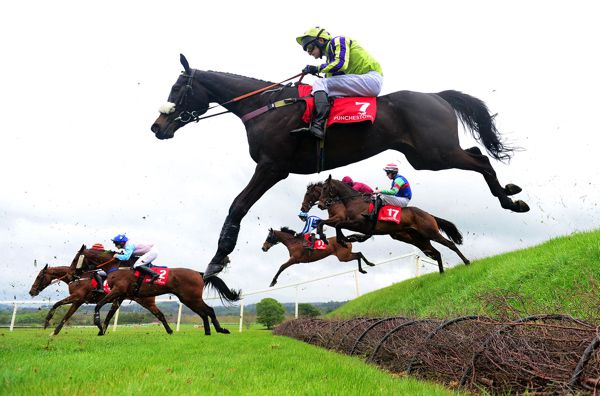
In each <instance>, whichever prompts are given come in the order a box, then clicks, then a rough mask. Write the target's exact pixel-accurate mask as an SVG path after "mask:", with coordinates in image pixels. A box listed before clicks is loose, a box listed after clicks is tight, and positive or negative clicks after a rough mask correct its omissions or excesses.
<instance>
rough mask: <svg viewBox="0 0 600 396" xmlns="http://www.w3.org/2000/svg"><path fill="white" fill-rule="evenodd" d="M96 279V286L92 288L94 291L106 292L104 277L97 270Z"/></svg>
mask: <svg viewBox="0 0 600 396" xmlns="http://www.w3.org/2000/svg"><path fill="white" fill-rule="evenodd" d="M94 279H95V280H96V288H95V289H94V290H92V293H98V294H100V293H104V279H102V277H101V276H100V275H99V274H98V273H97V272H94Z"/></svg>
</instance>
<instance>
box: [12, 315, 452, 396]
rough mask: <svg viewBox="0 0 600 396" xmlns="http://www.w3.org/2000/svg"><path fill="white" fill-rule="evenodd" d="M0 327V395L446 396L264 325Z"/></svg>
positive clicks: (438, 388)
mask: <svg viewBox="0 0 600 396" xmlns="http://www.w3.org/2000/svg"><path fill="white" fill-rule="evenodd" d="M231 330H232V334H230V335H222V334H213V335H212V336H210V337H206V336H204V335H203V332H202V330H201V329H197V328H194V327H192V326H184V327H183V328H182V331H180V332H178V333H175V334H174V335H172V336H169V335H167V334H166V333H165V332H164V331H163V329H162V328H161V327H159V326H154V325H153V326H149V327H120V328H119V329H118V330H117V331H116V332H109V333H108V334H107V335H106V336H104V337H98V336H96V332H97V330H96V329H92V328H66V329H64V330H63V332H62V333H61V334H60V335H59V336H57V337H52V338H50V337H48V334H49V333H50V330H22V329H21V330H17V331H14V332H9V331H7V330H0V395H84V394H85V395H90V394H92V395H94V394H96V395H113V396H114V395H132V394H136V395H137V394H144V395H170V394H181V395H188V394H202V395H207V394H217V395H250V394H251V395H292V394H293V395H297V394H300V395H341V394H343V395H379V394H384V395H446V394H452V392H450V391H448V390H446V389H444V388H443V387H441V386H438V385H435V384H431V383H426V382H422V381H417V380H415V379H412V378H398V377H394V376H392V375H390V374H388V373H386V372H383V371H381V370H379V369H378V368H376V367H374V366H369V365H367V364H365V363H363V361H362V360H360V359H358V358H352V357H349V356H345V355H340V354H337V353H333V352H330V351H327V350H324V349H320V348H317V347H314V346H311V345H308V344H304V343H302V342H299V341H296V340H293V339H288V338H285V337H277V336H273V335H272V334H271V332H270V331H266V330H260V329H251V330H250V331H244V332H243V333H238V332H237V331H235V330H234V329H233V328H232V329H231Z"/></svg>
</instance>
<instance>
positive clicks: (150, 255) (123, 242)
mask: <svg viewBox="0 0 600 396" xmlns="http://www.w3.org/2000/svg"><path fill="white" fill-rule="evenodd" d="M112 241H113V243H114V244H115V246H116V247H117V248H119V249H123V253H116V254H115V255H114V257H115V258H116V259H117V260H121V261H126V260H129V259H130V258H131V256H140V258H139V259H138V260H137V261H136V262H135V264H133V268H135V269H136V270H138V271H140V272H141V273H142V274H143V275H148V276H150V277H152V280H151V282H154V281H155V280H156V279H157V278H158V277H159V276H160V275H159V274H157V273H156V272H154V271H152V270H151V269H150V268H149V267H148V264H150V263H152V262H153V261H154V260H155V259H156V257H158V250H157V249H156V247H154V245H153V244H141V243H133V242H132V241H130V240H129V238H127V236H126V235H125V234H119V235H117V236H115V237H114V238H113V239H112Z"/></svg>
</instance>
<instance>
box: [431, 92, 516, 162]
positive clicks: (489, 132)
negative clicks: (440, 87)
mask: <svg viewBox="0 0 600 396" xmlns="http://www.w3.org/2000/svg"><path fill="white" fill-rule="evenodd" d="M437 95H438V96H440V97H441V98H442V99H444V100H445V101H446V102H448V103H449V104H450V106H452V108H453V109H454V111H456V113H457V114H458V118H459V119H460V122H461V123H462V124H463V126H466V128H468V129H469V130H470V131H471V134H472V135H473V137H474V138H475V139H477V140H478V141H480V142H481V143H482V144H483V145H484V147H485V149H486V150H487V152H488V153H489V154H490V155H491V156H492V157H494V158H495V159H497V160H499V161H508V160H510V158H511V157H512V154H513V152H514V151H515V149H514V148H512V147H509V146H507V145H506V144H504V143H503V142H502V141H501V140H500V133H499V132H498V130H497V129H496V125H495V124H494V117H495V116H496V115H495V114H494V115H491V114H490V111H489V110H488V108H487V106H486V105H485V103H484V102H483V101H482V100H479V99H477V98H475V97H473V96H470V95H467V94H464V93H462V92H459V91H453V90H450V91H442V92H438V93H437Z"/></svg>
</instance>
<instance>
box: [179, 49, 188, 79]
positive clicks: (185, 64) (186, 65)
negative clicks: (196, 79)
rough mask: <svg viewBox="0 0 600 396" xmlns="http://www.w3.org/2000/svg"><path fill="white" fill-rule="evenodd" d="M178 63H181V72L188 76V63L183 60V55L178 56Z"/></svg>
mask: <svg viewBox="0 0 600 396" xmlns="http://www.w3.org/2000/svg"><path fill="white" fill-rule="evenodd" d="M179 62H181V65H182V66H183V70H185V72H186V73H187V74H190V64H189V63H188V61H187V59H185V55H183V54H179Z"/></svg>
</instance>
